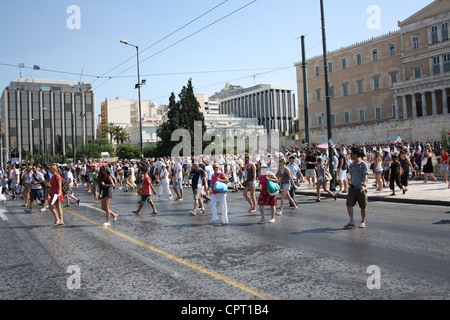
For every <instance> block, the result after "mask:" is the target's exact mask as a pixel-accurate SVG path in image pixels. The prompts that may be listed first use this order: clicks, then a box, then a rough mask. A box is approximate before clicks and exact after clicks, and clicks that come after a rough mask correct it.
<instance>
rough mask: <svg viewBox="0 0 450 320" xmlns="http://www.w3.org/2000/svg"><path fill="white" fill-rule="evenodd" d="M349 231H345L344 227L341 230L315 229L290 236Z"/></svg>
mask: <svg viewBox="0 0 450 320" xmlns="http://www.w3.org/2000/svg"><path fill="white" fill-rule="evenodd" d="M346 230H351V229H346V228H344V227H342V228H317V229H309V230H303V231H299V232H291V234H307V233H312V234H317V233H328V234H334V233H335V232H336V231H346Z"/></svg>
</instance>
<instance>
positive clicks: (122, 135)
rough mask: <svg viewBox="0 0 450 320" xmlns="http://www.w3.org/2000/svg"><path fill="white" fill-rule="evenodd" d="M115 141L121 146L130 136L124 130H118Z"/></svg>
mask: <svg viewBox="0 0 450 320" xmlns="http://www.w3.org/2000/svg"><path fill="white" fill-rule="evenodd" d="M116 139H117V141H120V143H121V144H123V142H124V141H127V140H129V139H130V136H129V135H128V133H127V132H126V131H125V129H124V128H120V131H119V132H118V133H117V136H116Z"/></svg>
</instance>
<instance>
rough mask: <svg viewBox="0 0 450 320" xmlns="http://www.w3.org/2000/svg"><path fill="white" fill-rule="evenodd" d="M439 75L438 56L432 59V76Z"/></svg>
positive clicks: (439, 60)
mask: <svg viewBox="0 0 450 320" xmlns="http://www.w3.org/2000/svg"><path fill="white" fill-rule="evenodd" d="M439 73H441V59H440V57H439V56H437V57H433V74H439Z"/></svg>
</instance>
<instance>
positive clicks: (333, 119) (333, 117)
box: [331, 113, 336, 125]
mask: <svg viewBox="0 0 450 320" xmlns="http://www.w3.org/2000/svg"><path fill="white" fill-rule="evenodd" d="M331 124H332V125H334V124H336V115H335V114H334V113H332V114H331Z"/></svg>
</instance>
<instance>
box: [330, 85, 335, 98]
mask: <svg viewBox="0 0 450 320" xmlns="http://www.w3.org/2000/svg"><path fill="white" fill-rule="evenodd" d="M329 94H330V98H331V99H334V87H330V88H329Z"/></svg>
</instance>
